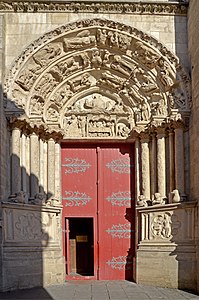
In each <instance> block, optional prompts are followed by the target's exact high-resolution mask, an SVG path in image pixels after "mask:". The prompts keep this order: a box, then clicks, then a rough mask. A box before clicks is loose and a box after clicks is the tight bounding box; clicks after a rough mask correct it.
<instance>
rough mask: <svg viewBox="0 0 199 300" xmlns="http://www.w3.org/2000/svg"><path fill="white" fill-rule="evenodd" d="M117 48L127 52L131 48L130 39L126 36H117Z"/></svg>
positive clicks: (120, 34)
mask: <svg viewBox="0 0 199 300" xmlns="http://www.w3.org/2000/svg"><path fill="white" fill-rule="evenodd" d="M118 41H119V47H120V48H122V49H123V50H127V49H128V48H129V47H130V46H131V41H132V38H131V37H130V36H128V35H127V34H122V33H119V34H118Z"/></svg>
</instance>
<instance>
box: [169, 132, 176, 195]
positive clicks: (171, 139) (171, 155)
mask: <svg viewBox="0 0 199 300" xmlns="http://www.w3.org/2000/svg"><path fill="white" fill-rule="evenodd" d="M174 179H175V162H174V134H173V132H172V131H170V132H169V191H170V192H172V191H173V190H174V188H175V186H174Z"/></svg>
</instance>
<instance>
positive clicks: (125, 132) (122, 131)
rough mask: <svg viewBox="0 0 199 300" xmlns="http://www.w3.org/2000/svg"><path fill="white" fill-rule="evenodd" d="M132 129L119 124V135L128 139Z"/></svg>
mask: <svg viewBox="0 0 199 300" xmlns="http://www.w3.org/2000/svg"><path fill="white" fill-rule="evenodd" d="M129 132H130V128H129V127H128V126H127V125H126V124H124V123H118V124H117V135H118V136H120V137H128V135H129Z"/></svg>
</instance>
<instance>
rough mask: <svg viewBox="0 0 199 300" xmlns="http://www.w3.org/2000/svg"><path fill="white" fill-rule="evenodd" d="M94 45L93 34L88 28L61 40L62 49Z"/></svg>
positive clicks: (94, 38)
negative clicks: (74, 35)
mask: <svg viewBox="0 0 199 300" xmlns="http://www.w3.org/2000/svg"><path fill="white" fill-rule="evenodd" d="M93 45H96V37H95V35H91V33H90V31H89V30H83V31H81V32H80V33H78V34H77V35H76V37H72V38H65V39H64V42H63V48H64V51H65V52H67V51H68V50H73V49H78V48H81V47H89V46H93Z"/></svg>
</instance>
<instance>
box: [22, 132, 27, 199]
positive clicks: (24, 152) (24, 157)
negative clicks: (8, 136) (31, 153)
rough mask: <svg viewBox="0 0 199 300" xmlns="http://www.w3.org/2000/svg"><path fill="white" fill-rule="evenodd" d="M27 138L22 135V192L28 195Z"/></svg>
mask: <svg viewBox="0 0 199 300" xmlns="http://www.w3.org/2000/svg"><path fill="white" fill-rule="evenodd" d="M26 155H27V149H26V136H25V135H24V134H22V136H21V179H22V185H21V186H22V191H24V192H25V193H27V180H26V179H27V178H26V176H27V175H26Z"/></svg>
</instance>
